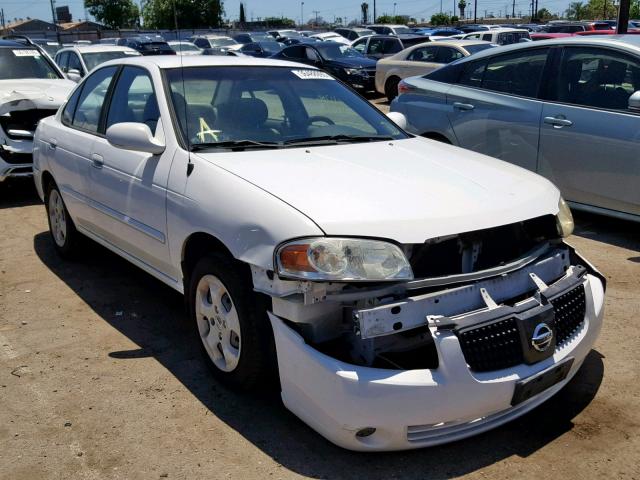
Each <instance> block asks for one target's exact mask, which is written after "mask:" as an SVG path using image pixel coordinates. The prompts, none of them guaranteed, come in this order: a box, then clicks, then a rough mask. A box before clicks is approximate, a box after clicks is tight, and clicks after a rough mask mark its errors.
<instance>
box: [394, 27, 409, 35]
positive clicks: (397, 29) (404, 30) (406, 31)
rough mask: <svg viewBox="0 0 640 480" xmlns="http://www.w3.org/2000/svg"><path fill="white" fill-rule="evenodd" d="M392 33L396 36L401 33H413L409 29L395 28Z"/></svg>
mask: <svg viewBox="0 0 640 480" xmlns="http://www.w3.org/2000/svg"><path fill="white" fill-rule="evenodd" d="M393 31H394V32H395V34H396V35H398V34H401V33H413V32H412V31H411V29H410V28H409V27H395V28H394V29H393Z"/></svg>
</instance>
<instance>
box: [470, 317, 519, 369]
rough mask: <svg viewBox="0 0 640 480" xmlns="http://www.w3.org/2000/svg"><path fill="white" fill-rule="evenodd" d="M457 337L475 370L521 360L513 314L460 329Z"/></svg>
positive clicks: (510, 363) (510, 364)
mask: <svg viewBox="0 0 640 480" xmlns="http://www.w3.org/2000/svg"><path fill="white" fill-rule="evenodd" d="M458 340H459V342H460V347H461V348H462V353H463V354H464V358H465V359H466V361H467V363H468V364H469V367H470V368H471V369H472V370H475V371H476V372H487V371H490V370H500V369H501V368H507V367H512V366H513V365H518V364H519V363H522V362H523V361H524V359H523V355H522V346H521V345H520V334H519V333H518V326H517V324H516V319H515V318H513V317H510V318H506V319H504V320H500V321H498V322H495V323H490V324H488V325H483V326H481V327H477V328H471V329H468V330H461V331H459V332H458Z"/></svg>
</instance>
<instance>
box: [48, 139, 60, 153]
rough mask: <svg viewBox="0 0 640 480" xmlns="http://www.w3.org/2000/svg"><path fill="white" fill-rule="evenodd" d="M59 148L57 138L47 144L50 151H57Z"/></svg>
mask: <svg viewBox="0 0 640 480" xmlns="http://www.w3.org/2000/svg"><path fill="white" fill-rule="evenodd" d="M57 146H58V141H57V140H56V139H55V138H52V139H51V140H49V142H47V147H48V148H49V150H55V149H56V147H57Z"/></svg>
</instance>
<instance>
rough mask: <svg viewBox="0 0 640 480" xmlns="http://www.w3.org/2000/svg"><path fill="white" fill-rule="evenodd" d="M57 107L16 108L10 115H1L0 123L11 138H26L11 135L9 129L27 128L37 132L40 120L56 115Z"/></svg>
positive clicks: (29, 130)
mask: <svg viewBox="0 0 640 480" xmlns="http://www.w3.org/2000/svg"><path fill="white" fill-rule="evenodd" d="M55 114H56V110H55V109H48V108H34V109H31V110H15V111H13V112H10V113H9V115H8V116H6V117H5V116H1V117H0V125H2V129H3V130H4V133H5V134H6V135H7V137H9V138H12V139H13V138H17V139H20V138H24V137H18V136H15V137H14V136H12V135H9V132H8V131H9V130H26V131H28V132H35V131H36V126H37V125H38V122H39V121H40V120H42V119H43V118H45V117H50V116H51V115H55Z"/></svg>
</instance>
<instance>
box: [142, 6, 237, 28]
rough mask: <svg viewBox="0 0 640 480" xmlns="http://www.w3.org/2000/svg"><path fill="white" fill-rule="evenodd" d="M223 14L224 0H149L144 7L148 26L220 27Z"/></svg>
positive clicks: (143, 10) (145, 21) (146, 25)
mask: <svg viewBox="0 0 640 480" xmlns="http://www.w3.org/2000/svg"><path fill="white" fill-rule="evenodd" d="M174 5H175V11H174ZM223 14H224V6H223V2H222V0H147V2H146V3H145V5H144V7H143V9H142V15H143V17H144V25H145V27H148V28H168V29H173V28H175V25H176V21H177V23H178V28H213V27H219V26H220V24H221V23H222V15H223Z"/></svg>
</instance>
